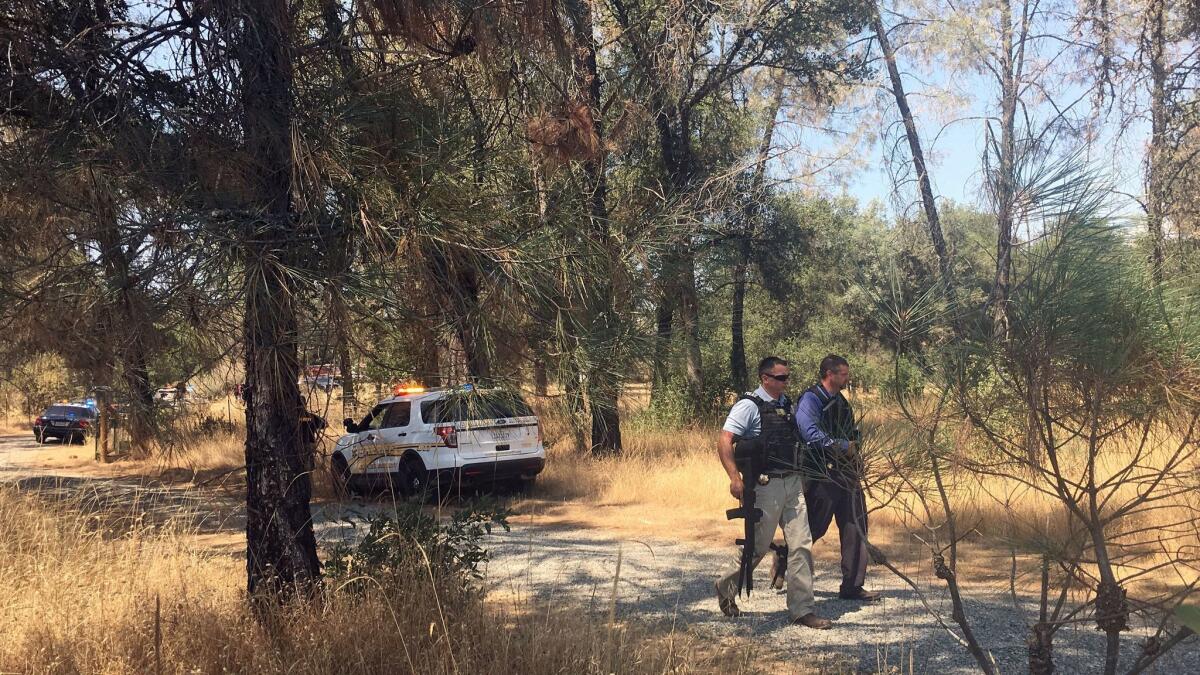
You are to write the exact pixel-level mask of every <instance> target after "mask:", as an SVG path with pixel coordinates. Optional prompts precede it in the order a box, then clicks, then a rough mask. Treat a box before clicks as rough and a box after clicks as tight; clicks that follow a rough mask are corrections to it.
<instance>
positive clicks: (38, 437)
mask: <svg viewBox="0 0 1200 675" xmlns="http://www.w3.org/2000/svg"><path fill="white" fill-rule="evenodd" d="M33 440H35V441H37V443H38V445H45V443H46V432H45V431H40V430H36V429H35V430H34V432H33Z"/></svg>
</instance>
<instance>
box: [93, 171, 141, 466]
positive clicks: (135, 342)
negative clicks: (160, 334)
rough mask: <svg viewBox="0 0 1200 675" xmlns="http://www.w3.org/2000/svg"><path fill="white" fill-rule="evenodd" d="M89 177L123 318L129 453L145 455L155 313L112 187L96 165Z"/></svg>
mask: <svg viewBox="0 0 1200 675" xmlns="http://www.w3.org/2000/svg"><path fill="white" fill-rule="evenodd" d="M89 181H90V184H89V190H90V193H91V203H92V208H93V209H94V212H95V214H94V215H95V219H96V222H95V226H96V231H95V236H96V243H97V244H98V245H99V259H100V266H101V269H102V270H103V272H104V280H105V283H106V285H107V287H108V288H107V290H108V295H109V297H110V301H111V304H110V305H109V306H108V311H109V312H111V314H112V315H114V316H116V317H117V318H118V321H117V324H118V325H115V326H113V328H112V330H114V331H115V332H117V334H118V335H119V338H118V339H117V340H115V341H114V342H115V343H116V345H117V347H116V353H115V354H113V358H114V359H115V360H116V363H115V364H113V365H114V366H115V367H116V369H117V370H119V372H120V374H121V379H122V380H123V382H124V385H125V391H126V393H127V394H128V396H129V407H128V409H127V410H128V416H127V420H128V424H127V429H128V431H129V445H130V453H131V454H132V455H133V456H134V457H146V456H148V455H149V454H150V443H151V441H152V439H153V436H154V387H153V386H152V385H151V383H150V376H149V372H148V371H149V369H148V367H147V364H146V361H147V356H146V352H147V346H146V340H147V337H148V333H149V332H150V331H152V330H153V327H152V326H149V325H147V324H148V322H150V321H151V318H150V317H149V316H148V310H147V308H146V306H145V302H143V301H142V300H143V298H142V297H141V296H140V295H139V291H138V289H137V288H136V284H137V280H136V279H135V278H134V275H132V274H131V273H130V254H129V253H128V251H127V249H126V247H125V244H124V242H122V240H121V231H120V226H119V223H118V220H117V219H118V214H117V206H116V204H114V203H113V195H112V192H111V191H112V188H110V187H109V186H108V185H107V184H106V183H105V181H104V179H103V177H102V176H100V175H99V174H98V173H97V171H96V170H95V169H92V170H91V171H90V174H89Z"/></svg>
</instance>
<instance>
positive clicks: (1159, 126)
mask: <svg viewBox="0 0 1200 675" xmlns="http://www.w3.org/2000/svg"><path fill="white" fill-rule="evenodd" d="M1148 9H1149V11H1148V12H1147V14H1146V20H1147V22H1148V23H1149V26H1148V27H1147V31H1146V32H1147V34H1148V35H1149V40H1150V45H1149V47H1150V50H1149V51H1150V152H1149V167H1148V169H1149V170H1148V171H1147V172H1146V225H1147V227H1148V228H1149V230H1150V243H1151V247H1152V250H1151V255H1150V263H1151V268H1152V271H1153V273H1154V281H1155V282H1156V283H1162V280H1163V263H1164V261H1165V260H1166V255H1165V253H1164V251H1163V240H1164V236H1163V216H1164V211H1165V206H1166V196H1165V191H1164V186H1163V175H1164V173H1165V171H1164V169H1165V168H1166V167H1165V163H1166V147H1165V146H1166V133H1167V100H1166V98H1167V93H1166V91H1167V66H1166V63H1165V60H1164V59H1165V52H1166V2H1165V0H1151V2H1150V7H1149V8H1148Z"/></svg>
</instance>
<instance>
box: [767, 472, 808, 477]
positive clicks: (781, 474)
mask: <svg viewBox="0 0 1200 675" xmlns="http://www.w3.org/2000/svg"><path fill="white" fill-rule="evenodd" d="M763 475H764V476H767V477H768V478H787V477H788V476H799V475H801V472H800V471H764V472H763Z"/></svg>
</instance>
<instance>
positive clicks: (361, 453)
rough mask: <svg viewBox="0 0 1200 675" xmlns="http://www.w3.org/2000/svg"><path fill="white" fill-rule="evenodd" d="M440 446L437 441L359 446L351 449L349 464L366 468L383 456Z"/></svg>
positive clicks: (398, 454) (396, 455)
mask: <svg viewBox="0 0 1200 675" xmlns="http://www.w3.org/2000/svg"><path fill="white" fill-rule="evenodd" d="M441 447H444V446H443V445H441V444H439V443H419V444H416V445H399V444H397V445H388V446H379V445H373V446H371V447H362V446H359V447H356V448H354V450H353V457H352V459H351V465H352V467H361V468H363V469H366V467H368V466H370V465H371V464H372V463H374V462H375V461H376V460H378V459H382V458H384V457H399V456H401V455H403V454H404V453H405V452H407V451H408V450H416V451H418V452H420V451H421V450H433V449H435V448H441Z"/></svg>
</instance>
